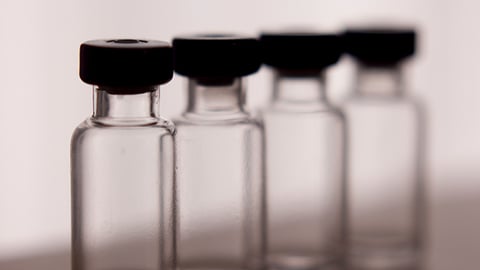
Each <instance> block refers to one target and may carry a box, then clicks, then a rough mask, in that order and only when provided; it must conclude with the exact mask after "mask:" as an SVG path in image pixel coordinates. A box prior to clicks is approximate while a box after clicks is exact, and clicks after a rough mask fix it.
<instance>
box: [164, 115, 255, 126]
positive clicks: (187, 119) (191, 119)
mask: <svg viewBox="0 0 480 270" xmlns="http://www.w3.org/2000/svg"><path fill="white" fill-rule="evenodd" d="M173 123H174V126H175V129H179V128H183V127H205V126H210V127H213V128H214V127H219V128H222V127H235V126H237V127H245V126H251V127H258V128H261V126H262V124H261V121H260V120H259V119H258V118H257V117H253V116H251V115H250V114H249V113H241V114H236V115H232V116H229V117H226V116H222V117H198V116H192V115H187V114H183V115H181V116H179V117H177V118H174V119H173Z"/></svg>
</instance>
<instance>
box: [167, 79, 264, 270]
mask: <svg viewBox="0 0 480 270" xmlns="http://www.w3.org/2000/svg"><path fill="white" fill-rule="evenodd" d="M175 124H176V151H177V166H178V169H179V170H178V171H177V189H176V191H177V194H176V196H177V201H178V206H177V230H176V233H177V237H176V239H177V243H176V246H177V254H178V256H177V264H178V265H177V267H178V268H179V269H182V270H193V269H219V270H220V269H221V270H226V269H260V268H261V267H262V258H263V253H264V234H263V228H264V227H263V226H264V214H263V210H264V206H263V203H264V202H263V196H264V194H263V193H264V181H263V179H264V175H263V174H264V171H263V137H262V136H263V130H262V128H261V126H260V125H259V123H258V122H256V121H255V120H253V119H252V118H250V117H249V115H248V114H247V113H246V112H245V111H244V110H243V90H242V87H241V80H240V79H235V80H234V81H233V83H231V84H228V85H217V86H209V85H202V84H199V83H198V82H197V81H196V80H193V79H190V80H189V105H188V109H187V112H185V113H184V114H183V117H181V118H179V119H177V120H176V121H175Z"/></svg>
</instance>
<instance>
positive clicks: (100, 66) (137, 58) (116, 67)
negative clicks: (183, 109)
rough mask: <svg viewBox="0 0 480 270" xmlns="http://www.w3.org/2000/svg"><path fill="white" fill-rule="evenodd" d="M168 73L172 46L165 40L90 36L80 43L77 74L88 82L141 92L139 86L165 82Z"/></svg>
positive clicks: (126, 91) (119, 89) (128, 92)
mask: <svg viewBox="0 0 480 270" xmlns="http://www.w3.org/2000/svg"><path fill="white" fill-rule="evenodd" d="M172 76H173V60H172V47H171V46H170V45H169V44H168V43H166V42H162V41H154V40H135V39H114V40H91V41H87V42H85V43H83V44H82V45H81V46H80V78H81V79H82V81H84V82H86V83H88V84H94V85H99V86H104V87H109V88H115V89H117V90H116V91H117V92H121V93H119V94H122V93H123V94H135V93H141V92H145V91H144V90H142V87H148V86H154V85H160V84H163V83H166V82H168V81H170V80H171V79H172ZM122 89H123V90H122Z"/></svg>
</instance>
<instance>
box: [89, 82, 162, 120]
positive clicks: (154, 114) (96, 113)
mask: <svg viewBox="0 0 480 270" xmlns="http://www.w3.org/2000/svg"><path fill="white" fill-rule="evenodd" d="M110 90H111V89H108V88H105V87H101V86H94V89H93V116H92V120H93V121H95V122H98V123H101V124H105V125H145V124H151V123H156V122H157V121H158V118H159V102H160V91H159V87H158V86H152V87H148V88H145V92H143V93H140V94H133V95H126V94H113V93H115V92H117V91H110ZM112 92H113V93H112ZM137 92H141V91H137Z"/></svg>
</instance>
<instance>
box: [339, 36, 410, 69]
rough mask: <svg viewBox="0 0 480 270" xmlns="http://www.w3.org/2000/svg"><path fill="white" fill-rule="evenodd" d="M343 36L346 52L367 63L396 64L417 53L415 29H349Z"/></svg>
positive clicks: (379, 64)
mask: <svg viewBox="0 0 480 270" xmlns="http://www.w3.org/2000/svg"><path fill="white" fill-rule="evenodd" d="M343 36H344V40H345V46H346V52H347V53H348V54H350V55H351V56H353V57H354V58H355V59H357V60H358V61H360V62H362V63H364V64H367V65H378V66H382V65H395V64H397V63H398V62H400V61H402V60H404V59H406V58H408V57H409V56H412V55H413V54H414V53H415V39H416V34H415V30H413V29H394V28H384V29H382V28H359V29H347V30H346V31H345V33H344V35H343Z"/></svg>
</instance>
